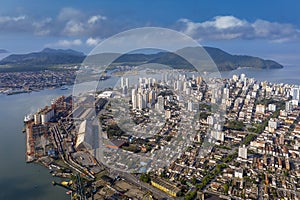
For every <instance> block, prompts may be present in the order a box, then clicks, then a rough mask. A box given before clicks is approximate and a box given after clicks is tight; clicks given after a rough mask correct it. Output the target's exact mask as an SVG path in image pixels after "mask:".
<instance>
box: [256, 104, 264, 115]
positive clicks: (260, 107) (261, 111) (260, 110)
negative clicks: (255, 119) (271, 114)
mask: <svg viewBox="0 0 300 200" xmlns="http://www.w3.org/2000/svg"><path fill="white" fill-rule="evenodd" d="M265 109H266V107H265V106H264V105H262V104H259V105H257V106H256V113H258V114H265Z"/></svg>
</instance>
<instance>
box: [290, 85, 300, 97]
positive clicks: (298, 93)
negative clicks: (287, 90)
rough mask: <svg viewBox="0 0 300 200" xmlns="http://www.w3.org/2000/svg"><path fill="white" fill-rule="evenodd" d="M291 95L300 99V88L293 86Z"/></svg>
mask: <svg viewBox="0 0 300 200" xmlns="http://www.w3.org/2000/svg"><path fill="white" fill-rule="evenodd" d="M291 95H292V97H293V100H300V88H293V89H292V94H291Z"/></svg>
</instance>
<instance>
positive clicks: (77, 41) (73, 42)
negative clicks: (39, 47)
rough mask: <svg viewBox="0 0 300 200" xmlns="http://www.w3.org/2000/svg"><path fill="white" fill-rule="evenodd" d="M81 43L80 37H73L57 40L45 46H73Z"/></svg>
mask: <svg viewBox="0 0 300 200" xmlns="http://www.w3.org/2000/svg"><path fill="white" fill-rule="evenodd" d="M80 45H82V41H81V40H80V39H74V40H59V41H58V42H56V43H51V44H47V45H45V46H46V47H64V48H68V47H74V46H80Z"/></svg>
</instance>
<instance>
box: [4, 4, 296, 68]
mask: <svg viewBox="0 0 300 200" xmlns="http://www.w3.org/2000/svg"><path fill="white" fill-rule="evenodd" d="M286 2H288V3H286ZM299 9H300V2H299V1H297V0H290V1H283V0H282V1H279V0H273V1H267V0H252V1H240V0H228V1H222V0H219V1H217V0H208V1H200V0H198V1H196V0H195V1H193V0H187V1H176V0H152V1H149V0H127V1H124V0H101V1H98V0H95V1H93V0H89V1H82V0H72V1H71V0H57V1H38V0H26V1H24V0H9V1H8V0H7V1H5V2H1V7H0V44H1V45H0V49H1V48H3V49H7V50H9V51H10V52H12V53H24V52H31V51H39V50H42V49H43V48H45V47H51V48H63V49H65V48H72V49H75V50H79V51H83V52H85V53H88V52H89V51H90V50H91V49H93V48H94V47H95V45H96V44H97V43H98V42H99V41H101V40H103V39H105V38H108V37H110V36H112V35H114V34H116V33H118V32H121V31H124V30H128V29H131V28H137V27H144V26H158V27H165V28H171V29H174V30H177V31H180V32H183V33H185V34H188V35H189V36H191V37H192V38H194V39H195V40H197V41H198V42H199V43H200V44H201V45H209V46H215V47H219V48H221V49H223V50H225V51H228V52H230V53H234V54H249V55H254V56H260V57H263V58H270V59H274V60H277V61H279V62H281V63H282V64H287V65H288V64H292V65H296V64H298V63H299V62H300V58H298V57H299V56H298V55H299V54H300V15H299V14H298V13H299Z"/></svg>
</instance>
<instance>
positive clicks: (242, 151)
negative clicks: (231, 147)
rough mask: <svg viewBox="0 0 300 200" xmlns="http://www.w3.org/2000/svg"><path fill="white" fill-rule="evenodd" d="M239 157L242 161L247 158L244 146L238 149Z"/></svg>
mask: <svg viewBox="0 0 300 200" xmlns="http://www.w3.org/2000/svg"><path fill="white" fill-rule="evenodd" d="M239 157H240V158H243V159H247V158H248V153H247V148H246V146H245V145H243V146H242V147H239Z"/></svg>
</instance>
